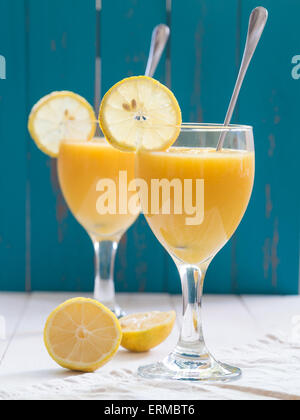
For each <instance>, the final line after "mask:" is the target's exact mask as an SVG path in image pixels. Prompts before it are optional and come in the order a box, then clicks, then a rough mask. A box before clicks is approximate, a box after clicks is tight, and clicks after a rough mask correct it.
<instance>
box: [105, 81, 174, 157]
mask: <svg viewBox="0 0 300 420" xmlns="http://www.w3.org/2000/svg"><path fill="white" fill-rule="evenodd" d="M99 121H100V126H101V129H102V131H103V133H104V135H105V137H106V139H107V140H108V141H109V142H110V143H111V144H112V146H114V147H116V148H118V149H120V150H123V151H134V150H137V149H138V148H142V149H147V150H166V149H167V148H168V147H170V146H171V145H172V144H173V143H174V142H175V141H176V139H177V138H178V136H179V133H180V125H181V123H182V117H181V110H180V107H179V105H178V102H177V100H176V98H175V96H174V95H173V93H172V92H171V91H170V90H169V89H168V88H167V87H166V86H164V85H162V84H161V83H159V82H158V81H156V80H154V79H152V78H150V77H146V76H139V77H130V78H127V79H124V80H122V81H121V82H119V83H117V84H116V85H115V86H113V87H112V88H111V89H110V90H109V91H108V92H107V94H106V95H105V96H104V98H103V101H102V103H101V106H100V113H99Z"/></svg>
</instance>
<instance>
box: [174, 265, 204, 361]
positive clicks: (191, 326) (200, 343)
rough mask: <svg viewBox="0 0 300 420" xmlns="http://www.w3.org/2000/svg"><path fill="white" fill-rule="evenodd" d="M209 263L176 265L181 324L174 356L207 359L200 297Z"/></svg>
mask: <svg viewBox="0 0 300 420" xmlns="http://www.w3.org/2000/svg"><path fill="white" fill-rule="evenodd" d="M210 262H211V261H208V262H206V263H204V264H202V265H201V266H199V267H198V266H191V265H186V264H181V263H179V264H177V266H178V270H179V273H180V277H181V282H182V294H183V323H182V329H181V334H180V338H179V342H178V345H177V347H176V349H175V355H176V356H181V357H184V358H192V359H195V358H196V359H199V358H200V359H203V360H205V359H207V358H208V357H209V353H208V350H207V348H206V345H205V341H204V337H203V329H202V314H201V305H202V296H203V286H204V279H205V275H206V271H207V268H208V266H209V264H210Z"/></svg>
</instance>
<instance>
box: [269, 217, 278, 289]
mask: <svg viewBox="0 0 300 420" xmlns="http://www.w3.org/2000/svg"><path fill="white" fill-rule="evenodd" d="M278 244H279V232H278V218H276V219H275V222H274V230H273V239H272V246H271V263H272V286H273V287H277V277H278V276H277V268H278V265H279V263H280V260H279V258H278Z"/></svg>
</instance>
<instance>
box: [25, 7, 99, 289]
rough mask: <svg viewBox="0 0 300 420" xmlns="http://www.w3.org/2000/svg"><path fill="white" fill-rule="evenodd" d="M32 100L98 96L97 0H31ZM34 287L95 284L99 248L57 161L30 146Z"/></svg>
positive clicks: (71, 287)
mask: <svg viewBox="0 0 300 420" xmlns="http://www.w3.org/2000/svg"><path fill="white" fill-rule="evenodd" d="M29 18H30V19H29V23H30V37H29V94H30V96H29V103H30V106H32V105H34V103H35V102H36V101H37V100H38V99H39V98H41V97H42V96H44V95H45V94H48V93H49V92H51V91H54V90H72V91H74V92H77V93H79V94H81V95H83V96H84V97H85V98H86V99H87V100H89V102H90V103H93V101H94V79H95V70H94V69H95V55H96V45H95V44H96V9H95V0H64V1H63V2H62V1H59V0H51V1H50V0H47V1H36V0H29ZM30 162H31V166H30V188H31V190H30V200H31V284H32V289H33V290H78V291H79V290H80V291H84V290H86V291H87V290H92V287H93V250H92V245H91V243H90V240H89V238H88V236H87V234H86V233H85V232H84V230H83V229H82V228H81V226H79V224H78V223H77V222H76V221H75V219H74V218H73V217H72V216H71V215H70V213H69V210H68V208H67V206H66V204H65V202H64V200H63V198H62V195H61V192H60V188H59V185H58V181H57V175H56V162H55V161H54V160H51V159H49V158H48V157H46V156H44V155H43V154H41V153H40V152H39V151H38V150H37V148H36V147H35V145H34V144H33V143H31V147H30Z"/></svg>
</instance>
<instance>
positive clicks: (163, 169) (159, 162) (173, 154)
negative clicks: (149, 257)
mask: <svg viewBox="0 0 300 420" xmlns="http://www.w3.org/2000/svg"><path fill="white" fill-rule="evenodd" d="M254 166H255V164H254V153H253V152H247V151H238V150H229V149H227V150H226V149H224V150H223V151H220V152H216V151H215V149H209V148H183V147H173V148H171V149H169V150H168V151H166V152H147V151H139V152H138V154H137V158H136V176H137V178H143V179H144V180H145V181H146V182H147V185H148V198H147V202H146V201H145V196H144V197H143V196H141V199H142V207H143V209H144V208H145V206H147V210H148V214H146V217H147V220H148V222H149V225H150V227H151V229H152V230H153V232H154V233H155V235H156V237H157V238H158V240H159V241H160V242H161V243H162V244H163V245H164V246H165V247H166V248H167V249H168V250H169V252H170V253H171V254H172V255H173V256H175V257H177V258H178V259H180V260H181V261H183V262H185V263H190V264H198V263H201V262H204V261H206V260H208V259H209V258H211V257H213V256H214V255H215V254H216V253H217V252H218V251H219V250H220V249H221V248H222V247H223V246H224V245H225V244H226V242H227V241H228V240H229V239H230V237H231V236H232V235H233V233H234V232H235V230H236V229H237V227H238V225H239V223H240V221H241V219H242V217H243V215H244V213H245V211H246V208H247V206H248V203H249V199H250V196H251V192H252V188H253V182H254V170H255V169H254ZM154 178H155V179H159V180H162V179H166V180H169V181H172V180H174V179H176V180H180V181H181V183H182V185H184V180H192V185H193V189H192V191H191V192H190V195H191V196H190V197H189V198H190V199H192V201H191V200H190V201H191V202H192V203H194V204H195V203H196V200H198V202H199V197H197V196H196V180H197V179H198V180H202V181H201V182H202V184H201V185H202V187H203V198H202V207H203V210H204V214H203V218H202V219H201V221H200V223H199V224H196V225H189V224H187V220H188V219H187V218H189V217H191V215H190V214H187V213H186V212H185V210H184V206H183V212H182V214H176V212H177V211H178V209H177V210H176V211H175V210H174V209H175V207H174V205H175V204H176V203H177V204H178V197H177V198H176V195H175V193H174V189H173V188H171V189H170V191H171V194H170V209H171V212H170V214H169V215H168V214H162V211H160V212H159V214H157V212H153V209H152V208H151V207H152V206H151V205H150V202H151V192H150V191H151V187H150V185H151V180H153V179H154ZM177 182H178V181H177ZM200 190H201V189H199V191H200ZM182 194H184V188H183V193H182ZM203 200H204V201H203ZM174 201H175V202H174ZM183 202H184V200H183ZM162 207H163V195H162V193H160V202H159V208H160V210H162Z"/></svg>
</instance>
